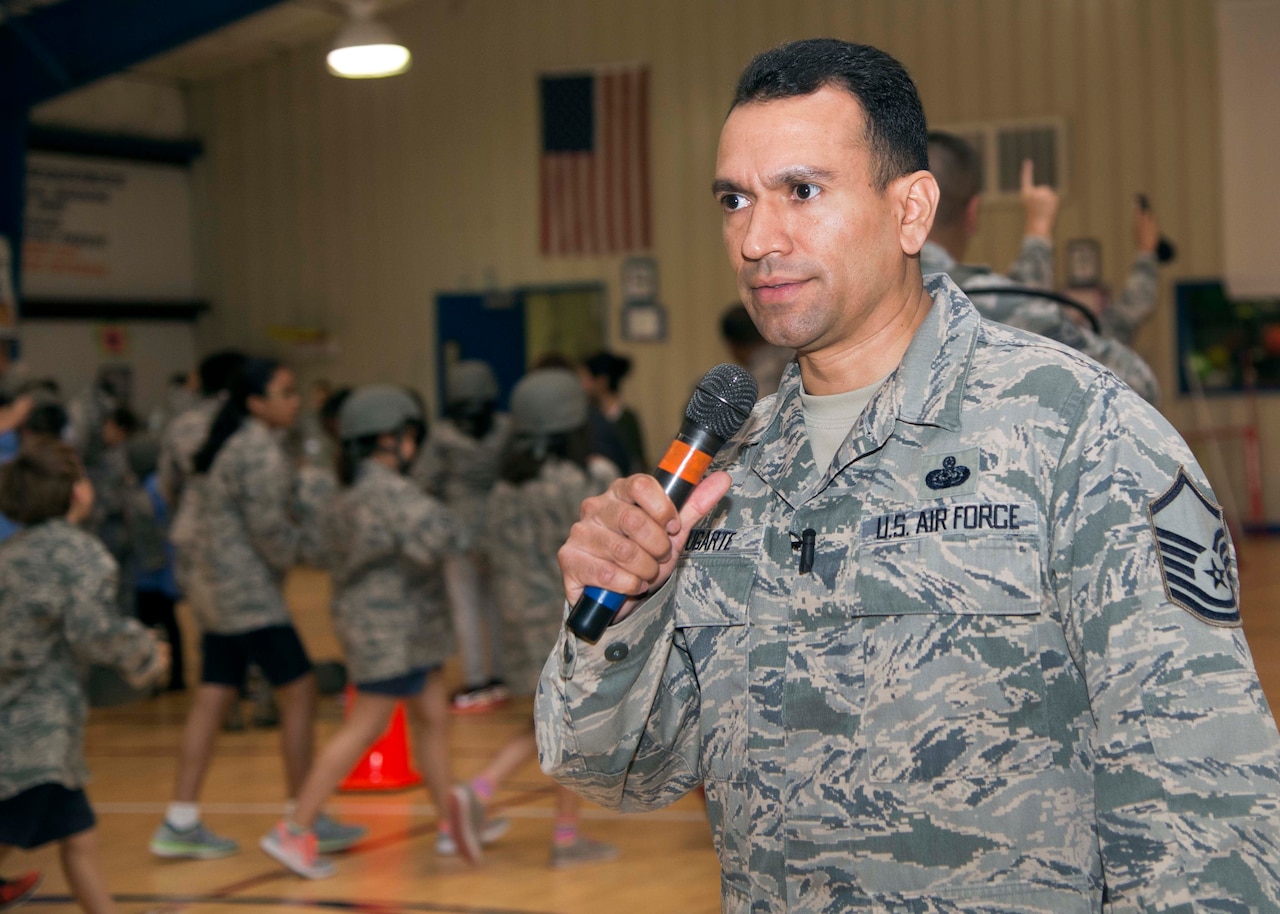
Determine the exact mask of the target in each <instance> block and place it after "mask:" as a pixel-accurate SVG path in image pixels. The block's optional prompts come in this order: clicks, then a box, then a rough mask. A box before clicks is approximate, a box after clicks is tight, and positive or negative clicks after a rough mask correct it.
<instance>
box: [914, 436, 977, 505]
mask: <svg viewBox="0 0 1280 914" xmlns="http://www.w3.org/2000/svg"><path fill="white" fill-rule="evenodd" d="M981 467H982V451H981V449H980V448H976V447H970V448H965V449H964V450H962V451H941V452H938V451H935V452H934V453H932V454H927V453H926V454H922V455H921V456H920V464H919V469H918V470H917V471H916V472H917V473H919V474H920V475H919V476H917V477H916V479H917V480H918V481H917V483H916V484H917V485H918V486H919V490H918V494H919V496H920V497H921V498H926V499H935V498H939V497H941V496H946V497H948V498H956V497H960V496H963V495H972V494H973V493H974V492H976V491H977V490H978V476H979V473H978V471H979V470H980V469H981Z"/></svg>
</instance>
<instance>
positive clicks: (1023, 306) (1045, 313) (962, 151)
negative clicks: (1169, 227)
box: [920, 133, 1160, 403]
mask: <svg viewBox="0 0 1280 914" xmlns="http://www.w3.org/2000/svg"><path fill="white" fill-rule="evenodd" d="M929 158H930V166H931V169H932V170H933V172H934V174H935V175H936V176H937V178H938V184H939V186H940V187H941V189H942V195H943V199H942V204H941V206H940V215H939V218H938V219H937V220H936V221H935V222H934V227H933V234H932V235H931V236H930V241H929V242H928V243H927V244H925V246H924V249H923V250H922V251H921V252H920V270H921V272H922V273H924V274H925V275H928V274H930V273H946V274H948V275H949V276H950V277H951V278H952V279H953V280H955V282H956V284H957V285H959V286H960V288H961V289H963V290H964V291H965V293H966V294H967V295H969V296H970V300H971V301H972V302H973V304H974V307H976V308H977V309H978V312H979V313H980V314H981V315H982V316H983V317H985V318H987V319H988V320H993V321H999V322H1000V323H1002V324H1009V325H1010V326H1012V327H1018V328H1020V329H1022V330H1029V331H1030V332H1032V333H1038V334H1040V335H1041V336H1047V337H1049V339H1051V340H1057V341H1058V342H1059V343H1063V344H1065V345H1067V346H1070V347H1071V348H1072V349H1078V350H1080V351H1081V352H1083V353H1084V354H1085V355H1087V356H1089V357H1090V358H1092V359H1095V360H1097V361H1099V362H1101V363H1102V364H1103V365H1106V366H1107V367H1108V368H1110V369H1111V370H1112V371H1114V372H1115V373H1116V374H1117V375H1119V377H1120V379H1121V380H1123V381H1124V382H1125V383H1126V384H1128V385H1129V386H1130V387H1132V388H1133V389H1134V390H1135V391H1137V392H1138V394H1139V396H1141V397H1142V398H1143V399H1144V400H1146V401H1147V402H1148V403H1156V402H1157V401H1158V400H1159V398H1160V386H1159V382H1157V380H1156V376H1155V373H1154V372H1153V371H1152V370H1151V366H1149V365H1148V364H1147V363H1146V361H1145V360H1144V359H1143V358H1142V356H1140V355H1138V353H1136V352H1134V351H1133V350H1132V349H1131V348H1129V344H1130V343H1131V342H1132V341H1133V336H1134V333H1135V331H1136V330H1137V328H1138V325H1139V324H1141V323H1142V321H1143V320H1145V319H1146V318H1147V316H1148V315H1149V314H1150V313H1151V311H1152V309H1154V308H1155V305H1156V297H1157V295H1158V287H1157V282H1158V278H1159V277H1158V275H1157V273H1156V258H1155V253H1154V252H1155V246H1156V242H1157V240H1158V238H1159V232H1158V231H1157V229H1156V226H1155V222H1154V220H1153V219H1152V217H1151V216H1150V215H1149V214H1147V213H1145V212H1142V211H1140V212H1138V213H1137V214H1136V216H1135V219H1136V220H1137V221H1136V229H1137V232H1136V233H1137V234H1138V235H1139V245H1140V247H1139V251H1138V253H1137V255H1136V256H1135V257H1134V261H1133V268H1132V270H1130V273H1129V277H1128V279H1127V281H1126V282H1125V286H1124V289H1123V290H1122V291H1121V293H1120V295H1118V296H1117V297H1116V300H1115V301H1114V302H1113V303H1112V304H1111V306H1110V307H1108V308H1107V309H1106V310H1105V311H1103V313H1102V315H1101V316H1100V318H1099V323H1100V324H1101V328H1102V332H1101V333H1095V332H1094V331H1093V330H1091V329H1090V328H1088V327H1085V326H1083V325H1081V324H1079V323H1076V321H1074V320H1072V319H1071V317H1070V316H1069V313H1068V312H1067V311H1066V310H1065V309H1064V308H1063V306H1062V305H1061V304H1059V303H1057V302H1055V301H1053V300H1051V299H1048V298H1041V297H1037V296H1033V295H1014V294H994V295H982V294H980V293H981V292H982V291H983V290H985V289H993V288H1000V287H1002V286H1004V287H1008V286H1028V287H1032V288H1041V289H1046V290H1050V289H1052V288H1053V286H1054V270H1053V240H1052V233H1053V227H1054V223H1055V221H1056V219H1057V210H1058V196H1057V193H1056V192H1055V191H1054V190H1053V189H1052V188H1051V187H1048V186H1044V185H1035V184H1033V183H1032V173H1031V169H1030V168H1029V167H1028V166H1029V165H1030V163H1029V162H1028V163H1025V164H1024V167H1023V173H1022V190H1021V193H1022V199H1023V204H1024V207H1025V208H1026V211H1027V225H1028V230H1027V234H1026V236H1025V237H1024V238H1023V241H1022V247H1021V249H1020V250H1019V252H1018V258H1017V260H1015V261H1014V263H1013V265H1012V266H1011V267H1010V269H1009V272H1008V274H1007V275H1001V274H999V273H996V272H994V271H993V270H991V269H990V268H988V267H984V266H977V265H974V264H965V263H958V262H957V259H956V258H957V257H958V256H963V249H964V248H965V247H967V245H968V241H969V238H970V237H971V235H972V234H973V232H974V231H975V230H976V228H977V223H976V218H975V216H974V213H975V212H976V211H973V212H970V207H971V206H974V205H976V202H977V199H978V194H977V189H978V184H977V174H976V173H975V169H976V168H977V167H978V166H979V163H978V162H977V158H976V154H975V153H974V151H973V149H972V147H970V146H969V145H968V144H967V143H966V142H965V141H964V140H962V139H961V138H959V137H957V136H953V135H952V134H946V133H932V134H930V136H929ZM952 196H954V197H957V198H958V199H956V200H955V201H954V202H951V201H950V200H948V197H952ZM953 251H956V252H959V253H957V254H956V255H955V256H953V254H952V252H953Z"/></svg>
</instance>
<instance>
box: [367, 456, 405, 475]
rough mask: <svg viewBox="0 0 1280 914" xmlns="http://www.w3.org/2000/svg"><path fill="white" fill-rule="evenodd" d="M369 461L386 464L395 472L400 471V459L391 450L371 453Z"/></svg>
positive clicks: (385, 465)
mask: <svg viewBox="0 0 1280 914" xmlns="http://www.w3.org/2000/svg"><path fill="white" fill-rule="evenodd" d="M369 462H370V463H376V464H378V465H379V466H384V467H386V468H387V469H388V470H390V471H391V472H393V473H399V472H400V461H399V459H397V457H396V455H395V454H392V453H391V452H390V451H378V452H377V453H374V454H370V455H369Z"/></svg>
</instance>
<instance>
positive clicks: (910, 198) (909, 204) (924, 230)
mask: <svg viewBox="0 0 1280 914" xmlns="http://www.w3.org/2000/svg"><path fill="white" fill-rule="evenodd" d="M898 180H899V181H900V182H901V184H900V187H901V193H902V198H901V199H902V222H901V223H900V224H899V226H898V239H899V242H900V243H901V245H902V251H903V253H905V254H906V255H907V256H909V257H914V256H915V255H916V254H919V253H920V249H921V248H922V247H924V243H925V241H927V240H928V238H929V230H930V229H932V228H933V218H934V216H936V215H937V214H938V182H937V180H936V179H935V178H934V177H933V175H932V174H931V173H929V172H927V171H917V172H914V173H912V174H909V175H906V176H904V177H902V178H899V179H898Z"/></svg>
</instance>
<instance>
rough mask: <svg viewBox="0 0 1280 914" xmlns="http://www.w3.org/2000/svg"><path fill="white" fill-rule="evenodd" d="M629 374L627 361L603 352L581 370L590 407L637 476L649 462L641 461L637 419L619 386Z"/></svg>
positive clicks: (629, 367) (629, 361)
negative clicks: (620, 446) (623, 450)
mask: <svg viewBox="0 0 1280 914" xmlns="http://www.w3.org/2000/svg"><path fill="white" fill-rule="evenodd" d="M630 373H631V360H630V359H628V358H626V357H625V356H620V355H617V354H615V353H612V352H609V351H607V350H603V351H601V352H597V353H596V354H595V355H593V356H591V358H589V359H587V360H586V361H585V362H583V363H582V369H581V374H582V379H583V385H584V386H585V387H586V389H587V396H589V397H590V398H591V405H592V406H594V407H595V408H596V409H597V410H599V411H600V413H601V415H603V416H604V417H605V419H607V420H608V421H609V424H610V425H612V426H613V427H614V429H616V430H617V432H618V437H620V438H621V439H622V443H623V445H624V446H625V448H626V452H627V464H628V466H629V468H630V469H631V470H633V471H635V472H639V471H641V470H643V469H645V468H647V467H648V466H649V461H648V458H646V457H645V452H644V432H643V431H641V429H640V417H639V416H637V415H636V412H635V410H633V409H632V408H631V407H630V406H628V405H627V404H626V401H625V400H623V397H622V391H621V388H622V382H623V380H625V379H626V377H627V375H629V374H630ZM619 469H621V468H619Z"/></svg>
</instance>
